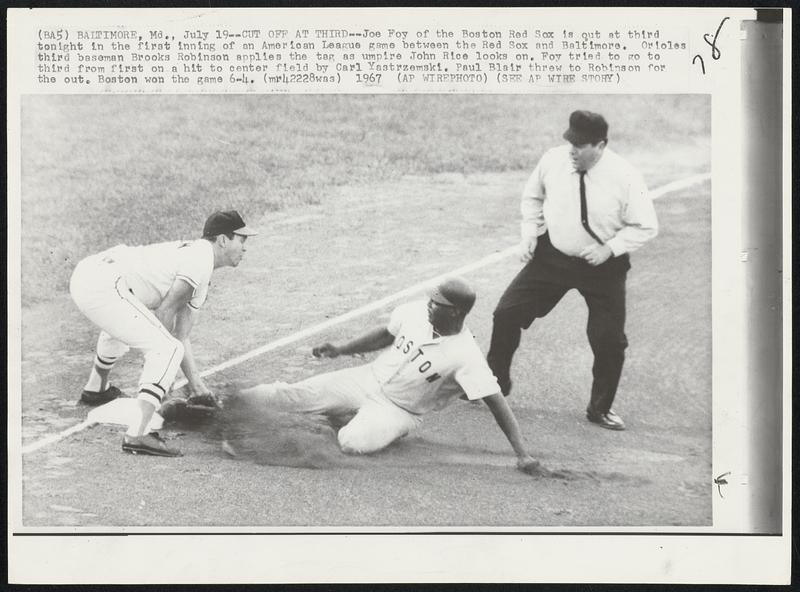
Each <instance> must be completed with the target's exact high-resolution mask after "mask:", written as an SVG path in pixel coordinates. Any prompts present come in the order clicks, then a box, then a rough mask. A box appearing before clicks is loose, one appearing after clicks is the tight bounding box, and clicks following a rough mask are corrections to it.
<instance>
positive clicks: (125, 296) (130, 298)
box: [69, 253, 183, 408]
mask: <svg viewBox="0 0 800 592" xmlns="http://www.w3.org/2000/svg"><path fill="white" fill-rule="evenodd" d="M69 288H70V294H71V295H72V299H73V300H74V301H75V304H76V305H77V306H78V308H79V309H80V311H81V312H82V313H83V314H84V315H86V317H87V318H88V319H89V320H90V321H92V322H93V323H94V324H95V325H97V326H98V327H99V328H100V329H101V332H100V336H99V338H98V339H97V360H98V361H99V363H101V364H104V365H105V366H106V367H107V368H110V367H111V366H113V364H114V363H115V362H116V361H117V360H118V359H119V358H121V357H122V356H123V355H125V353H127V351H128V350H129V349H130V348H134V349H138V350H141V351H142V352H143V353H144V367H143V368H142V373H141V376H140V378H139V398H141V399H145V400H148V401H150V402H151V403H153V404H154V405H155V406H156V408H158V407H159V405H160V404H161V401H162V399H163V398H164V396H165V395H166V394H167V392H168V391H169V388H170V387H171V386H172V382H173V381H174V380H175V375H176V374H177V372H178V368H179V367H180V364H181V361H182V360H183V344H182V343H181V342H180V341H179V340H178V339H176V338H175V337H174V336H173V335H172V334H171V333H170V332H169V331H168V330H167V329H166V327H164V325H162V324H161V321H159V320H158V319H157V318H156V316H155V315H154V314H153V312H152V311H150V310H149V309H148V308H147V307H146V306H145V305H144V304H143V303H142V302H141V301H140V300H139V299H137V298H136V296H135V295H134V294H133V292H132V291H131V290H130V289H129V287H128V284H127V282H126V281H125V278H124V276H123V274H122V271H121V270H120V268H119V267H118V265H117V264H115V263H114V261H113V260H112V259H111V258H109V257H108V256H106V255H104V254H103V253H101V254H99V255H92V256H90V257H87V258H86V259H84V260H82V261H81V262H80V263H78V265H77V266H76V268H75V271H74V272H73V274H72V278H71V280H70V287H69Z"/></svg>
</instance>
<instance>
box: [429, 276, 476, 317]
mask: <svg viewBox="0 0 800 592" xmlns="http://www.w3.org/2000/svg"><path fill="white" fill-rule="evenodd" d="M475 298H476V296H475V291H474V290H473V289H472V288H470V287H469V284H467V282H465V281H464V280H462V279H461V278H449V279H446V280H445V281H443V282H442V283H441V284H439V285H438V286H436V287H435V288H434V289H433V290H432V291H431V293H430V299H431V300H433V301H434V302H436V303H437V304H444V305H445V306H455V307H456V308H457V309H459V310H460V311H461V312H463V313H464V314H466V313H468V312H469V311H470V310H472V306H473V305H474V304H475Z"/></svg>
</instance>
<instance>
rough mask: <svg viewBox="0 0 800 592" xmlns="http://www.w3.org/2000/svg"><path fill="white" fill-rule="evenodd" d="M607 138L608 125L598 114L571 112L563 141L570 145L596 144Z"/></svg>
mask: <svg viewBox="0 0 800 592" xmlns="http://www.w3.org/2000/svg"><path fill="white" fill-rule="evenodd" d="M606 138H608V123H606V120H605V118H604V117H603V116H602V115H600V114H599V113H592V112H591V111H573V112H572V114H571V115H570V116H569V129H567V131H565V132H564V139H565V140H567V141H568V142H569V143H571V144H575V145H576V146H580V145H581V144H596V143H597V142H599V141H600V140H605V139H606Z"/></svg>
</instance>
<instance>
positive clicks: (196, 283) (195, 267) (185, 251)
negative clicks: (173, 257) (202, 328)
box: [175, 239, 214, 309]
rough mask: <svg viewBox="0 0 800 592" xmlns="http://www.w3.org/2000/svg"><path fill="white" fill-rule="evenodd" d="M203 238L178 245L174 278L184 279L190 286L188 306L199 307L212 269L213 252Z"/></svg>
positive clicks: (204, 297)
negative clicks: (190, 296) (191, 292)
mask: <svg viewBox="0 0 800 592" xmlns="http://www.w3.org/2000/svg"><path fill="white" fill-rule="evenodd" d="M203 242H208V241H203V239H200V240H197V241H194V242H190V243H181V244H180V245H179V246H178V267H177V269H176V273H175V279H180V280H183V281H185V282H186V283H187V284H189V285H190V286H192V288H193V289H194V293H193V294H192V299H191V300H190V301H189V306H191V307H192V308H194V309H199V308H200V307H202V306H203V303H204V302H205V301H206V298H207V296H208V284H209V282H210V281H211V272H212V270H213V269H214V252H213V250H212V249H211V245H210V244H208V245H204V244H203Z"/></svg>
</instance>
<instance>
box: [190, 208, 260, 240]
mask: <svg viewBox="0 0 800 592" xmlns="http://www.w3.org/2000/svg"><path fill="white" fill-rule="evenodd" d="M230 233H234V234H241V235H242V236H253V235H254V234H258V232H256V231H255V230H253V229H252V228H249V227H248V226H247V225H246V224H245V223H244V220H242V217H241V216H240V215H239V212H237V211H236V210H227V211H224V212H222V211H219V212H214V213H213V214H211V215H210V216H209V217H208V220H206V224H205V226H203V236H217V235H218V234H230Z"/></svg>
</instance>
